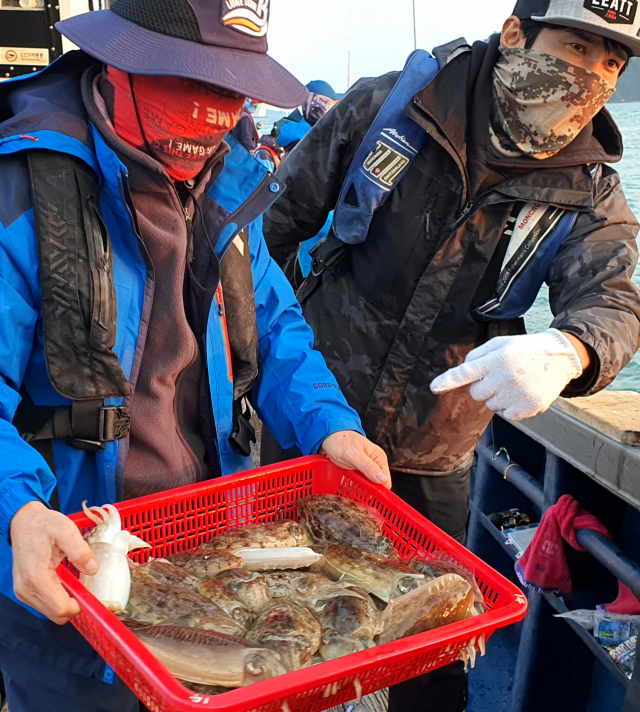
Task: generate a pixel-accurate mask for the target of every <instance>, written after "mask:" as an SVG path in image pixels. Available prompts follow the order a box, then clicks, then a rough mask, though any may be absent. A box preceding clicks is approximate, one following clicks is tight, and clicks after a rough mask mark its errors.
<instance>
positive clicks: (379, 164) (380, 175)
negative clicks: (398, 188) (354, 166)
mask: <svg viewBox="0 0 640 712" xmlns="http://www.w3.org/2000/svg"><path fill="white" fill-rule="evenodd" d="M408 165H409V159H408V158H407V157H406V156H403V155H402V154H401V153H399V152H398V151H396V150H395V149H394V148H392V147H391V146H389V144H387V143H385V142H384V141H376V147H375V148H374V149H373V151H371V153H370V154H369V155H368V156H367V158H366V159H365V162H364V166H363V167H364V170H365V172H366V173H368V174H369V175H370V176H372V177H373V178H374V179H375V180H374V182H375V183H378V184H380V185H381V186H382V187H383V188H387V189H390V188H393V185H394V183H395V181H396V180H397V179H398V177H399V176H400V175H401V174H402V171H403V170H404V169H405V168H406V167H407V166H408Z"/></svg>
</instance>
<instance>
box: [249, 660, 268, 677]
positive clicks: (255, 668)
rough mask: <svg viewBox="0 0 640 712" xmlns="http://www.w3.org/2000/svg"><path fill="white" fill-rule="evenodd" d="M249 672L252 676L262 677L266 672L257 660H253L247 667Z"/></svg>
mask: <svg viewBox="0 0 640 712" xmlns="http://www.w3.org/2000/svg"><path fill="white" fill-rule="evenodd" d="M247 672H248V673H249V674H250V675H262V673H263V672H264V668H263V667H262V665H259V664H258V663H257V662H256V661H255V660H252V661H251V662H250V663H248V665H247Z"/></svg>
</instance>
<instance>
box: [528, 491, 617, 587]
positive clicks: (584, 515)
mask: <svg viewBox="0 0 640 712" xmlns="http://www.w3.org/2000/svg"><path fill="white" fill-rule="evenodd" d="M580 529H592V530H594V531H596V532H599V533H600V534H602V535H603V536H605V537H607V539H611V538H612V537H611V534H610V532H609V530H608V529H607V528H606V527H605V526H604V524H603V523H602V522H601V521H600V520H599V519H598V518H597V517H594V516H593V515H592V514H589V512H586V511H585V510H584V509H580V505H579V504H578V502H576V500H575V499H574V498H573V497H571V495H568V494H565V495H564V496H563V497H561V498H560V499H559V500H558V503H557V504H554V505H553V506H552V507H549V509H548V510H547V511H546V512H545V515H544V517H542V521H541V522H540V525H539V526H538V531H537V532H536V535H535V536H534V537H533V541H532V542H531V544H529V546H528V547H527V550H526V551H525V552H524V554H523V555H522V557H521V558H520V560H519V561H518V562H517V563H516V573H517V574H518V578H519V579H520V581H521V583H522V585H523V586H527V587H528V588H532V589H534V590H536V591H548V592H556V593H571V591H572V590H573V587H572V583H571V573H570V571H569V566H568V564H567V558H566V556H565V553H564V546H563V541H566V542H567V543H568V544H570V545H571V546H572V547H573V548H574V549H576V550H577V551H585V549H583V548H582V547H581V546H580V544H578V540H577V539H576V533H577V532H578V531H579V530H580Z"/></svg>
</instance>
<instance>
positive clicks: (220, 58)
mask: <svg viewBox="0 0 640 712" xmlns="http://www.w3.org/2000/svg"><path fill="white" fill-rule="evenodd" d="M269 4H270V0H112V2H111V6H110V8H109V9H108V10H99V11H95V12H87V13H84V14H82V15H76V16H75V17H70V18H68V19H66V20H63V21H61V22H58V23H57V24H56V28H57V29H58V30H59V32H60V33H61V34H62V35H64V36H65V37H67V38H68V39H69V40H71V42H73V43H74V44H76V45H77V46H78V47H80V49H82V50H84V51H85V52H86V53H87V54H90V55H91V56H92V57H95V58H96V59H99V60H100V61H102V62H104V63H105V64H109V65H111V66H113V67H115V68H116V69H120V70H121V71H123V72H128V73H130V74H141V75H147V76H174V77H185V78H186V79H194V80H196V81H199V82H204V83H205V84H211V85H213V86H218V87H222V88H224V89H229V90H231V91H235V92H238V93H239V94H242V95H244V96H250V97H254V98H256V99H259V100H260V101H263V102H266V103H267V104H272V105H273V106H279V107H282V108H285V109H291V108H293V107H295V106H299V105H300V104H303V103H304V101H305V100H306V98H307V96H308V92H307V90H306V89H305V88H304V86H303V85H302V84H301V83H300V82H299V81H298V80H297V79H296V78H295V77H294V76H293V75H292V74H290V73H289V72H288V71H287V70H286V69H285V68H284V67H282V66H281V65H280V64H278V62H276V61H275V60H274V59H272V58H271V57H270V56H269V55H268V54H267V30H268V28H269Z"/></svg>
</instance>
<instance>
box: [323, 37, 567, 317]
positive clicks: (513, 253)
mask: <svg viewBox="0 0 640 712" xmlns="http://www.w3.org/2000/svg"><path fill="white" fill-rule="evenodd" d="M439 71H440V65H439V63H438V60H437V59H436V58H435V57H433V56H432V55H431V54H429V52H426V51H425V50H416V51H415V52H413V53H412V54H411V55H410V56H409V59H408V60H407V63H406V65H405V67H404V70H403V71H402V74H401V75H400V78H399V79H398V81H397V82H396V84H395V86H394V87H393V89H392V90H391V93H390V94H389V96H388V97H387V99H386V101H385V102H384V104H383V105H382V107H381V108H380V111H379V112H378V114H377V116H376V118H375V119H374V121H373V123H372V124H371V127H370V128H369V131H368V132H367V134H366V136H365V138H364V140H363V141H362V143H361V144H360V148H359V149H358V151H357V153H356V155H355V158H354V159H353V162H352V163H351V167H350V168H349V173H348V174H347V177H346V179H345V182H344V184H343V186H342V190H341V192H340V197H339V198H338V203H337V205H336V208H335V214H334V218H333V225H332V232H333V234H334V235H335V237H337V238H338V240H340V242H341V243H342V244H343V245H344V244H346V245H357V244H360V243H362V242H364V241H365V240H366V239H367V235H368V233H369V227H370V225H371V220H372V218H373V215H374V213H375V211H376V210H378V209H379V208H380V207H381V206H382V205H383V204H384V202H385V200H386V199H387V198H388V197H389V195H391V193H392V192H393V190H394V189H395V188H396V187H397V186H398V184H399V183H400V181H401V180H402V179H403V177H404V176H405V174H406V172H407V170H408V169H409V166H410V165H411V163H412V162H413V160H414V159H415V157H416V156H417V155H418V153H419V152H420V149H421V148H422V146H423V145H424V142H425V140H426V137H427V132H426V131H425V129H423V128H422V127H421V126H419V125H418V124H417V123H416V122H415V121H413V120H412V119H410V118H409V117H408V116H405V114H404V110H405V108H406V107H407V105H408V104H409V102H410V101H411V100H412V99H413V97H414V96H415V95H416V94H417V93H418V92H419V91H420V90H421V89H422V88H423V87H425V86H426V85H427V84H428V83H429V82H431V81H432V80H433V79H434V78H435V77H436V75H437V74H438V72H439ZM576 218H577V213H575V212H571V211H568V210H562V209H560V208H557V207H554V206H552V205H546V204H543V203H527V204H524V203H522V202H520V203H518V204H517V205H516V207H515V209H514V211H513V213H512V215H511V217H510V219H509V221H508V222H507V225H506V227H505V230H504V233H503V234H505V235H507V236H509V238H510V242H509V247H508V250H507V253H506V256H505V259H504V262H503V265H502V269H501V272H500V276H499V278H498V283H497V286H496V289H495V291H494V294H493V296H492V297H491V299H490V300H489V301H488V302H486V303H485V304H484V305H482V306H480V307H479V308H478V309H476V313H477V314H478V315H480V316H481V317H483V318H486V319H491V320H494V319H499V320H502V319H514V318H518V317H520V316H522V315H524V314H525V313H526V312H527V311H528V310H529V309H530V307H531V306H532V305H533V303H534V301H535V299H536V297H537V295H538V292H539V291H540V287H541V286H542V284H543V283H544V280H545V278H546V275H547V272H548V270H549V267H550V266H551V263H552V262H553V260H554V258H555V256H556V254H557V253H558V250H559V249H560V246H561V245H562V243H563V241H564V240H565V239H566V237H567V236H568V235H569V233H570V232H571V230H572V229H573V226H574V225H575V221H576Z"/></svg>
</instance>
